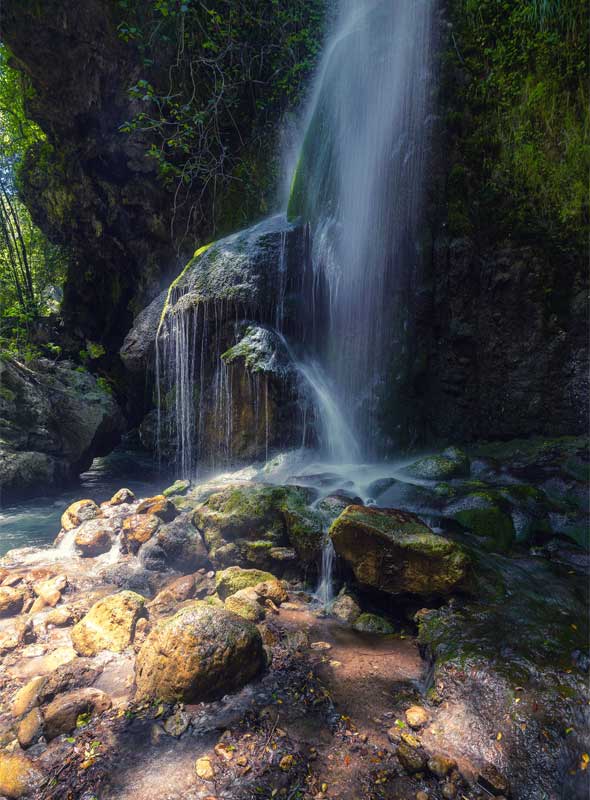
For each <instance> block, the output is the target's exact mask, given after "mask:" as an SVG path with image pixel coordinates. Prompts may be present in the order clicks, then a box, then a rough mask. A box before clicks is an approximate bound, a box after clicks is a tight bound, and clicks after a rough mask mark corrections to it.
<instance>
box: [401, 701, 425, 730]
mask: <svg viewBox="0 0 590 800" xmlns="http://www.w3.org/2000/svg"><path fill="white" fill-rule="evenodd" d="M405 717H406V722H407V723H408V725H409V726H410V728H413V729H414V730H418V729H419V728H421V727H422V726H423V725H426V723H427V722H428V720H429V719H430V714H429V713H428V711H427V710H426V709H425V708H423V707H422V706H410V708H408V709H406V714H405Z"/></svg>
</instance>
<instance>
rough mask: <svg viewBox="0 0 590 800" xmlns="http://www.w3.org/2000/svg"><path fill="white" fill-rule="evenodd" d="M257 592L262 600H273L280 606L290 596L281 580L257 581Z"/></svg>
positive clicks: (255, 588)
mask: <svg viewBox="0 0 590 800" xmlns="http://www.w3.org/2000/svg"><path fill="white" fill-rule="evenodd" d="M253 588H254V591H255V593H256V594H257V595H258V597H260V598H262V600H271V601H272V602H273V603H274V604H275V605H276V606H280V605H281V603H284V602H285V600H287V598H288V594H287V590H286V589H285V587H284V586H283V584H282V583H281V581H277V580H272V581H268V580H267V581H262V583H257V584H256V585H255V586H254V587H253Z"/></svg>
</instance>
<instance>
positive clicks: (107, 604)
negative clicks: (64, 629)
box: [71, 591, 145, 656]
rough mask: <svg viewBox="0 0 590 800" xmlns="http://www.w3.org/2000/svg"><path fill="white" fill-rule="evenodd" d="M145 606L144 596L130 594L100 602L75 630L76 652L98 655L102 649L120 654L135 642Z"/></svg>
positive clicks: (125, 593) (115, 595) (117, 595)
mask: <svg viewBox="0 0 590 800" xmlns="http://www.w3.org/2000/svg"><path fill="white" fill-rule="evenodd" d="M144 603H145V599H144V598H143V597H142V596H141V595H139V594H136V593H135V592H130V591H123V592H119V593H118V594H112V595H109V596H108V597H104V598H103V599H102V600H99V601H98V602H97V603H95V604H94V605H93V606H92V608H91V609H90V611H89V612H88V614H86V616H85V617H83V618H82V619H81V620H80V622H78V623H77V625H74V627H73V628H72V631H71V637H72V644H73V645H74V650H75V651H76V652H77V653H78V654H79V655H81V656H95V655H96V654H97V653H99V652H100V651H101V650H113V651H114V652H116V653H121V652H122V651H123V650H125V648H126V647H128V646H129V645H130V644H131V642H132V641H133V638H134V636H135V625H136V624H137V620H138V619H139V617H140V616H141V615H142V613H143V608H144Z"/></svg>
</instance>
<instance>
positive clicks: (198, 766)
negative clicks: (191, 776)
mask: <svg viewBox="0 0 590 800" xmlns="http://www.w3.org/2000/svg"><path fill="white" fill-rule="evenodd" d="M195 771H196V773H197V777H198V778H200V779H201V780H203V781H212V780H213V779H214V778H215V770H214V769H213V764H212V763H211V759H210V758H209V756H204V757H203V758H197V760H196V762H195Z"/></svg>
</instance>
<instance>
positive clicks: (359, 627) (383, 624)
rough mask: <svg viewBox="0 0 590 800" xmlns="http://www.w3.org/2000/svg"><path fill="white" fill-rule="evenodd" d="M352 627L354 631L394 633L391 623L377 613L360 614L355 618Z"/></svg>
mask: <svg viewBox="0 0 590 800" xmlns="http://www.w3.org/2000/svg"><path fill="white" fill-rule="evenodd" d="M352 627H353V628H354V630H355V631H360V632H362V633H379V634H383V635H387V634H391V633H395V628H394V627H393V625H392V624H391V623H390V622H388V620H386V619H385V618H384V617H380V616H379V615H378V614H369V613H364V614H361V615H360V616H358V617H357V618H356V620H355V621H354V625H353V626H352Z"/></svg>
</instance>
